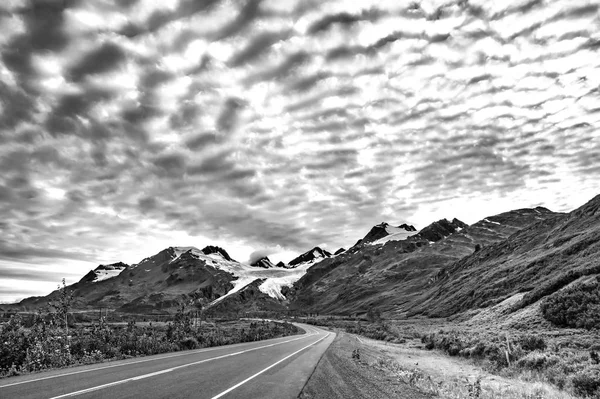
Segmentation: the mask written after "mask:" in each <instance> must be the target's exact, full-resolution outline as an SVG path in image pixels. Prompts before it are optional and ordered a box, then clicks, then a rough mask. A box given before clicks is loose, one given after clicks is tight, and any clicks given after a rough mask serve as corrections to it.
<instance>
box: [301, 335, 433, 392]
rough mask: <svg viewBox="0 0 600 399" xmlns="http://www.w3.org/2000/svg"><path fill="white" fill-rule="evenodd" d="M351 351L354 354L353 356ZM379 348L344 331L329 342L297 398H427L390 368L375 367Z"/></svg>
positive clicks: (380, 354)
mask: <svg viewBox="0 0 600 399" xmlns="http://www.w3.org/2000/svg"><path fill="white" fill-rule="evenodd" d="M353 355H354V357H353ZM381 356H382V352H381V351H380V350H378V349H377V348H373V347H372V346H371V345H365V344H363V343H361V342H360V341H359V340H358V339H357V338H356V337H355V336H352V335H350V334H346V333H343V332H340V333H338V335H337V337H336V339H335V340H334V341H333V343H332V344H331V345H330V346H329V348H328V349H327V351H326V352H325V354H324V355H323V357H322V358H321V360H320V361H319V364H318V365H317V368H316V369H315V371H314V373H313V375H312V376H311V377H310V379H309V380H308V382H307V383H306V386H305V387H304V389H303V390H302V393H301V394H300V396H299V398H300V399H337V398H353V399H360V398H365V399H367V398H368V399H371V398H381V399H385V398H399V397H401V398H403V399H429V398H431V397H432V396H429V395H425V394H423V393H421V392H420V391H418V390H416V389H415V388H413V387H410V386H409V385H407V384H406V383H404V382H401V381H399V380H398V378H397V376H395V375H394V373H393V372H391V371H390V370H386V369H384V368H380V367H377V363H378V362H379V361H380V358H381Z"/></svg>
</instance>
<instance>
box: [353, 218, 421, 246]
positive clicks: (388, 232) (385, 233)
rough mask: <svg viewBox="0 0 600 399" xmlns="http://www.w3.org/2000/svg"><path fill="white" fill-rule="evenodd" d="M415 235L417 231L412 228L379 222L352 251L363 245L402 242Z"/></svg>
mask: <svg viewBox="0 0 600 399" xmlns="http://www.w3.org/2000/svg"><path fill="white" fill-rule="evenodd" d="M415 234H417V229H416V228H415V227H414V226H411V225H408V224H401V225H399V226H397V227H396V226H392V225H390V224H389V223H386V222H381V223H379V224H377V225H375V226H373V227H372V228H371V230H369V232H368V233H367V235H366V236H364V237H363V238H362V239H360V240H358V241H357V242H356V244H354V246H353V247H352V248H350V249H351V250H352V249H354V250H355V249H356V248H357V247H359V246H361V245H365V244H373V245H381V244H385V243H386V242H388V241H402V240H406V239H407V238H408V237H411V236H414V235H415Z"/></svg>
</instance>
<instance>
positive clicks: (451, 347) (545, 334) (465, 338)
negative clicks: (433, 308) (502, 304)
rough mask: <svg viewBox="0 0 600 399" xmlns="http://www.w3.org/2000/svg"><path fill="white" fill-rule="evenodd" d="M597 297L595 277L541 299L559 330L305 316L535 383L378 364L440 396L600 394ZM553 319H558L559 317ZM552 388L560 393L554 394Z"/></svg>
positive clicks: (532, 398)
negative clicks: (500, 387) (490, 384)
mask: <svg viewBox="0 0 600 399" xmlns="http://www.w3.org/2000/svg"><path fill="white" fill-rule="evenodd" d="M594 287H595V288H594ZM597 299H598V288H597V285H596V284H595V283H594V284H590V285H586V286H577V287H575V288H573V289H565V290H563V291H560V292H558V293H556V294H555V295H554V296H553V297H550V298H548V299H547V300H546V302H545V303H544V304H543V305H542V311H543V315H544V318H546V319H549V320H551V321H553V322H554V323H555V324H556V325H557V328H555V329H547V328H545V329H542V330H540V329H536V328H527V329H524V330H506V331H501V330H500V329H495V328H493V327H492V328H476V327H467V326H464V325H461V324H460V323H453V322H449V321H447V320H439V321H435V320H420V321H419V320H414V321H410V320H406V321H393V320H383V319H381V317H379V316H378V315H377V314H376V315H375V317H372V316H371V317H367V318H363V319H360V320H355V319H352V318H341V317H313V318H307V319H305V320H303V321H304V322H306V323H308V324H314V325H319V326H324V327H329V328H333V329H337V330H341V331H344V332H348V333H352V334H356V335H359V336H363V337H367V338H371V339H375V340H380V341H384V342H389V343H395V344H402V343H405V342H407V341H411V340H414V339H419V340H420V344H419V347H421V348H422V349H424V350H439V351H441V352H443V353H444V354H446V355H448V356H450V357H460V358H464V359H469V361H471V362H472V363H473V364H474V365H477V366H479V367H481V368H482V370H485V371H487V372H489V373H492V374H495V375H499V376H502V377H505V378H509V379H514V380H520V381H526V382H527V385H528V386H530V387H531V389H528V390H524V389H520V388H519V389H516V388H515V389H512V390H504V391H501V392H500V391H492V390H488V391H482V390H481V387H479V388H478V386H479V385H478V384H479V383H477V381H470V382H469V381H464V380H463V381H454V380H446V381H443V380H432V379H431V378H430V377H428V376H427V375H425V374H424V373H423V372H422V371H420V370H418V369H417V368H414V369H402V368H401V367H399V366H398V365H395V364H394V363H393V362H392V363H390V361H389V359H388V360H385V359H382V360H381V361H380V362H377V364H375V366H377V367H383V368H387V369H390V370H393V371H394V372H395V374H396V377H398V378H399V379H400V380H402V381H403V382H406V383H410V384H411V385H413V386H415V387H417V388H420V389H422V390H424V392H427V393H430V394H435V395H439V397H443V398H519V399H521V398H523V399H525V398H527V399H551V398H569V397H581V398H596V399H600V334H599V333H600V331H599V330H598V329H597V327H596V325H594V327H595V329H591V330H590V327H591V326H590V323H592V322H593V321H594V320H596V318H597V317H598V314H599V313H598V311H590V309H592V308H593V306H597V305H594V304H595V303H597V302H594V301H597ZM582 304H587V306H585V305H582ZM550 315H552V316H550ZM559 316H560V317H561V318H560V319H558V317H559ZM552 317H554V318H557V319H556V321H555V320H553V319H552ZM586 323H587V324H586ZM559 326H565V327H568V326H571V327H575V326H577V327H579V329H565V328H562V327H559ZM585 328H587V330H586V329H585ZM531 331H536V332H534V333H532V332H531ZM552 387H555V388H556V392H559V393H558V394H557V393H552V389H551V388H552ZM477 392H480V393H479V395H480V396H477V394H476V393H477ZM557 395H558V396H557ZM561 395H562V396H561Z"/></svg>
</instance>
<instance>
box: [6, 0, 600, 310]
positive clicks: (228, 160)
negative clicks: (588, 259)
mask: <svg viewBox="0 0 600 399" xmlns="http://www.w3.org/2000/svg"><path fill="white" fill-rule="evenodd" d="M599 52H600V11H599V5H598V3H597V2H595V1H578V0H560V1H559V0H525V1H517V0H502V1H489V0H453V1H444V0H439V1H438V0H422V1H401V0H393V1H368V0H364V1H355V0H350V1H323V0H317V1H312V0H306V1H305V0H297V1H283V0H264V1H260V0H246V1H244V0H236V1H233V0H229V1H228V0H202V1H198V0H161V1H158V0H156V1H155V0H110V1H104V0H94V1H83V0H81V1H78V0H35V1H31V2H29V1H23V0H8V1H7V0H3V1H2V2H1V3H0V302H10V301H15V300H18V299H22V298H24V297H27V296H31V295H44V294H46V293H48V292H49V291H51V290H52V289H54V288H56V286H57V284H58V283H59V282H60V280H61V279H62V278H63V277H65V278H66V279H67V282H68V283H70V282H75V281H77V280H78V279H79V278H81V277H82V276H83V275H84V274H85V273H87V272H88V271H89V270H90V269H92V268H94V267H96V266H97V265H98V264H101V263H112V262H116V261H123V262H126V263H136V262H139V261H140V260H141V259H143V258H145V257H147V256H151V255H153V254H155V253H157V252H159V251H161V250H162V249H164V248H166V247H168V246H188V245H192V246H196V247H198V248H202V247H204V246H205V245H209V244H212V245H219V246H222V247H224V248H225V249H226V250H227V251H228V252H229V253H230V254H231V255H232V256H233V257H234V258H236V259H238V260H240V261H246V260H247V259H249V257H250V256H251V255H252V254H254V255H256V254H269V256H270V257H271V259H272V260H274V261H279V260H283V261H289V260H291V259H292V258H293V257H294V256H295V255H297V254H299V253H302V252H304V251H306V250H308V249H310V248H312V247H314V246H317V245H319V246H323V247H324V248H327V249H329V250H330V251H335V250H336V249H337V248H339V247H341V246H344V247H346V248H347V247H349V246H351V245H353V244H354V243H355V242H356V240H358V239H359V238H362V237H363V236H364V235H365V234H366V233H367V232H368V231H369V229H370V228H371V227H372V226H373V225H374V224H377V223H380V222H382V221H386V222H389V223H392V224H396V223H397V224H399V223H409V224H413V225H415V226H416V227H417V228H422V227H425V226H426V225H428V224H429V223H431V222H433V221H435V220H438V219H441V218H449V219H451V218H454V217H456V218H458V219H460V220H462V221H464V222H466V223H474V222H476V221H477V220H480V219H482V218H484V217H486V216H490V215H494V214H498V213H501V212H505V211H508V210H511V209H517V208H524V207H534V206H539V205H542V206H545V207H547V208H549V209H551V210H553V211H570V210H573V209H575V208H577V207H578V206H580V205H582V204H584V203H585V202H586V201H588V200H589V199H591V198H592V197H594V196H595V195H597V194H600V130H599V129H598V127H599V122H600V55H599Z"/></svg>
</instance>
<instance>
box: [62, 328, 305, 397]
mask: <svg viewBox="0 0 600 399" xmlns="http://www.w3.org/2000/svg"><path fill="white" fill-rule="evenodd" d="M311 335H314V334H313V333H311V334H307V335H303V336H302V337H300V338H295V339H290V340H287V341H282V342H276V343H274V344H269V345H263V346H259V347H257V348H250V349H245V350H242V351H239V352H234V353H228V354H226V355H221V356H217V357H211V358H210V359H204V360H199V361H197V362H192V363H187V364H182V365H180V366H176V367H172V368H170V369H165V370H160V371H155V372H153V373H148V374H142V375H138V376H136V377H130V378H126V379H124V380H120V381H114V382H110V383H108V384H103V385H98V386H95V387H91V388H86V389H82V390H80V391H75V392H70V393H66V394H64V395H59V396H54V397H52V398H50V399H60V398H68V397H71V396H77V395H82V394H84V393H88V392H93V391H98V390H100V389H104V388H108V387H112V386H115V385H120V384H124V383H126V382H131V381H138V380H142V379H144V378H148V377H153V376H155V375H158V374H163V373H169V372H171V371H174V370H179V369H182V368H185V367H189V366H194V365H196V364H202V363H207V362H210V361H213V360H219V359H224V358H226V357H231V356H236V355H240V354H242V353H246V352H252V351H255V350H259V349H263V348H269V347H271V346H276V345H281V344H285V343H288V342H293V341H298V340H299V339H303V338H307V337H309V336H311ZM311 345H313V344H311ZM309 346H310V345H309Z"/></svg>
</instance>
